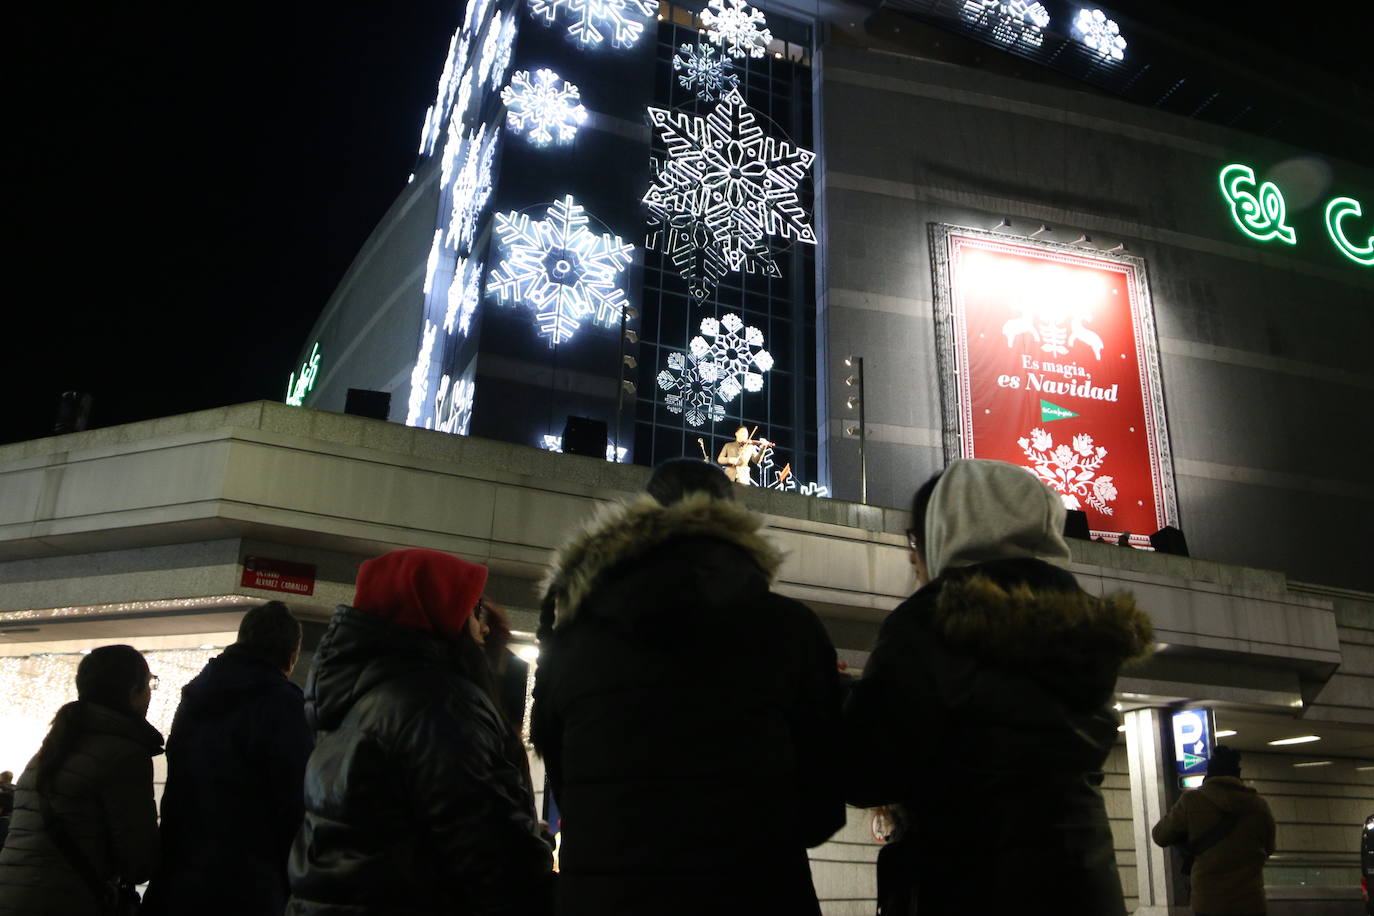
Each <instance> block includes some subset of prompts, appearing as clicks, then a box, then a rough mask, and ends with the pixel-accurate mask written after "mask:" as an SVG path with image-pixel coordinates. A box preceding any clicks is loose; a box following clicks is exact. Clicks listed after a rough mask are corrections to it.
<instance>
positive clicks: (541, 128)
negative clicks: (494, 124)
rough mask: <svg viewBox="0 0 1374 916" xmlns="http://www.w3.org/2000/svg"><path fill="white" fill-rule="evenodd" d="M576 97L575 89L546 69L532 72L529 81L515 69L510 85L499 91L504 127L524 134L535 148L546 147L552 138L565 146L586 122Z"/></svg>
mask: <svg viewBox="0 0 1374 916" xmlns="http://www.w3.org/2000/svg"><path fill="white" fill-rule="evenodd" d="M580 97H581V93H580V92H579V90H578V88H577V87H576V86H574V85H573V84H572V83H570V82H568V81H567V80H565V79H563V78H561V77H560V76H559V75H558V74H557V73H554V72H553V71H552V70H550V69H548V68H544V69H543V70H536V71H535V72H534V76H533V78H531V76H530V72H529V71H528V70H517V71H515V73H514V74H513V75H512V76H511V80H510V85H509V86H507V87H506V88H505V89H502V90H501V101H502V102H504V103H505V105H506V108H507V112H506V127H507V128H509V129H510V130H511V131H512V132H513V133H517V134H525V135H526V139H528V140H529V141H530V142H531V143H533V144H535V145H536V146H547V145H548V144H549V143H551V142H552V141H553V140H554V138H555V136H556V137H557V138H558V142H559V143H568V142H570V141H571V140H572V138H573V137H575V136H576V135H577V128H578V126H579V125H580V124H582V123H583V122H584V121H586V120H587V109H586V108H583V107H582V104H581V103H580V102H579V101H578V99H579V98H580Z"/></svg>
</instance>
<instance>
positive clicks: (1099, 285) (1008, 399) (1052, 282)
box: [939, 227, 1175, 547]
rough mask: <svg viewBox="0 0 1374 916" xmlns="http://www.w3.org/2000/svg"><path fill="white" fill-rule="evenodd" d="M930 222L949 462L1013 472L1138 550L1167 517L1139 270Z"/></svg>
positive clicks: (1134, 263) (1167, 480)
mask: <svg viewBox="0 0 1374 916" xmlns="http://www.w3.org/2000/svg"><path fill="white" fill-rule="evenodd" d="M939 228H940V229H941V230H943V232H941V233H940V234H942V235H943V237H944V243H945V246H946V247H945V253H946V254H947V257H948V260H947V263H946V265H945V266H946V269H947V278H946V281H947V284H948V285H947V287H946V296H945V297H944V299H945V304H947V306H948V309H947V314H945V315H944V318H945V322H944V324H945V325H946V329H947V336H952V338H953V339H952V354H951V355H952V356H953V359H952V364H953V365H952V369H953V372H954V375H955V378H954V380H953V381H954V382H955V385H954V390H955V391H956V392H957V410H958V416H959V444H958V451H959V454H960V455H961V456H962V457H965V458H992V459H996V460H998V461H1007V462H1011V463H1012V464H1019V465H1022V466H1024V467H1025V468H1026V469H1027V471H1028V472H1029V473H1032V474H1034V475H1035V476H1036V477H1037V478H1039V479H1040V480H1042V481H1043V482H1044V483H1045V484H1046V485H1047V486H1049V487H1050V488H1052V489H1053V490H1055V491H1056V492H1057V493H1059V494H1060V496H1061V497H1062V498H1063V500H1064V505H1065V506H1067V507H1068V508H1070V509H1081V510H1083V511H1084V512H1085V513H1087V517H1088V527H1089V529H1090V530H1091V531H1092V532H1093V534H1094V536H1103V535H1106V536H1107V537H1108V539H1109V540H1113V541H1114V540H1116V539H1117V537H1118V536H1119V535H1120V534H1122V533H1130V535H1131V542H1132V543H1133V544H1137V545H1139V546H1146V547H1148V546H1149V536H1150V534H1152V533H1153V532H1155V531H1157V530H1159V529H1160V528H1163V527H1164V526H1165V525H1168V524H1173V523H1174V515H1175V513H1174V497H1173V476H1172V469H1171V468H1170V466H1169V459H1168V439H1167V431H1166V428H1165V425H1164V417H1163V401H1162V398H1161V396H1160V391H1159V371H1158V357H1157V354H1156V352H1155V349H1154V347H1155V338H1154V320H1153V315H1152V312H1151V309H1150V304H1149V301H1148V294H1147V292H1146V290H1145V284H1144V275H1143V274H1144V265H1143V262H1141V261H1140V259H1138V258H1129V257H1123V258H1117V257H1113V256H1107V255H1105V254H1090V253H1087V252H1084V251H1083V250H1082V249H1074V248H1070V247H1069V246H1065V245H1059V244H1054V243H1038V242H1034V241H1030V240H1010V239H1007V238H1006V237H1003V236H995V235H992V234H990V233H984V232H978V231H976V230H959V229H955V228H953V227H939ZM948 381H949V380H948V379H947V380H946V383H948ZM946 403H947V404H949V403H950V401H949V399H947V401H946Z"/></svg>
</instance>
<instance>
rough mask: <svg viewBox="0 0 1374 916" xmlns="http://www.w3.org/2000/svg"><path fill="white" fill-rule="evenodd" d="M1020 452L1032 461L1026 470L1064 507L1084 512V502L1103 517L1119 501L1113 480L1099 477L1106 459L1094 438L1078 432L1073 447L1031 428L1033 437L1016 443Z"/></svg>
mask: <svg viewBox="0 0 1374 916" xmlns="http://www.w3.org/2000/svg"><path fill="white" fill-rule="evenodd" d="M1016 444H1017V445H1019V446H1020V447H1021V451H1022V452H1023V453H1025V456H1026V457H1027V458H1028V459H1030V461H1031V464H1029V465H1027V466H1026V468H1027V470H1029V471H1030V472H1031V473H1033V474H1034V475H1035V476H1036V477H1038V478H1040V480H1041V481H1042V482H1044V483H1045V484H1046V485H1047V486H1048V487H1049V488H1050V489H1052V490H1054V491H1055V492H1056V493H1058V494H1059V496H1060V498H1061V499H1063V500H1064V508H1066V509H1081V508H1082V503H1080V502H1079V498H1080V497H1082V501H1083V502H1085V503H1087V504H1088V505H1089V506H1091V507H1092V508H1094V509H1096V510H1097V511H1098V512H1101V513H1102V514H1103V515H1111V514H1112V507H1111V506H1109V505H1107V504H1108V503H1110V502H1112V501H1113V500H1115V499H1116V498H1117V495H1118V494H1117V491H1116V484H1115V483H1114V482H1113V480H1112V478H1111V477H1099V476H1098V474H1097V471H1098V469H1100V468H1101V467H1102V462H1103V461H1104V460H1105V459H1106V457H1107V450H1106V449H1105V448H1103V447H1102V446H1100V445H1099V446H1096V447H1094V446H1093V437H1092V436H1090V435H1088V434H1087V433H1079V434H1078V435H1076V436H1074V437H1073V445H1072V446H1069V445H1066V444H1064V443H1060V444H1059V445H1055V444H1054V437H1052V436H1051V435H1050V434H1049V433H1048V432H1046V431H1045V430H1043V429H1032V430H1031V434H1030V437H1029V438H1027V437H1024V436H1023V437H1021V438H1020V439H1017V440H1016Z"/></svg>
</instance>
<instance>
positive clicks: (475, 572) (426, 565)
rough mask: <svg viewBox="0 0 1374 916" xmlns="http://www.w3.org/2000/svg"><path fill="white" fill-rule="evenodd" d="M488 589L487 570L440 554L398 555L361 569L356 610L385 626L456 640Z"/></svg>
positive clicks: (403, 552) (388, 555)
mask: <svg viewBox="0 0 1374 916" xmlns="http://www.w3.org/2000/svg"><path fill="white" fill-rule="evenodd" d="M486 584H487V568H486V567H485V566H479V565H477V564H476V563H469V562H468V561H467V560H460V559H458V558H457V557H455V556H453V555H451V554H447V553H440V552H439V551H437V550H420V549H414V548H412V549H409V550H393V551H391V553H386V554H382V555H381V556H380V557H374V558H373V559H371V560H368V561H367V562H365V563H363V565H362V566H361V567H360V568H359V569H358V583H357V591H356V592H355V594H354V596H353V606H354V607H355V608H357V609H358V610H360V611H366V612H367V613H369V614H372V615H374V616H376V617H380V618H382V619H383V620H389V621H391V622H392V623H395V624H399V625H401V626H403V627H409V628H410V629H412V630H421V631H423V632H425V633H433V634H434V635H436V636H446V637H455V636H459V635H461V634H462V632H463V627H465V626H467V622H468V618H469V617H471V616H472V612H473V610H474V609H475V608H476V607H477V601H478V599H480V598H481V597H482V590H483V589H484V588H485V587H486Z"/></svg>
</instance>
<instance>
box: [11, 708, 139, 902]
mask: <svg viewBox="0 0 1374 916" xmlns="http://www.w3.org/2000/svg"><path fill="white" fill-rule="evenodd" d="M77 715H78V719H77V724H78V727H79V730H80V737H79V738H78V739H77V741H76V744H75V747H74V750H73V751H72V752H71V753H70V754H69V755H68V756H67V758H66V759H65V760H63V761H62V763H61V765H60V766H59V768H58V770H57V773H56V774H55V775H54V777H53V780H52V784H51V786H50V788H49V789H48V791H47V796H48V803H49V804H50V805H51V807H52V813H53V815H54V816H55V817H56V818H57V819H58V820H59V821H61V824H62V828H63V829H64V830H65V832H66V833H67V836H68V837H70V838H71V841H72V842H73V843H74V844H75V845H76V846H77V847H78V848H79V849H80V850H81V851H82V853H83V854H84V855H85V858H86V860H87V861H88V862H89V863H90V865H91V867H92V869H93V870H94V871H95V872H96V873H97V874H99V875H100V876H102V877H103V878H105V879H106V880H107V881H109V882H111V883H113V882H114V881H116V880H123V881H128V882H133V883H136V884H137V883H142V882H144V881H147V880H148V878H149V876H151V875H152V873H153V869H154V867H155V866H156V865H157V857H158V839H157V807H156V804H155V803H154V801H153V757H154V756H156V755H157V754H160V753H162V736H161V735H160V734H158V732H157V729H155V728H153V727H152V726H151V725H149V724H148V722H147V721H146V720H144V719H142V718H135V717H133V716H131V715H128V714H126V713H121V712H118V711H116V710H113V709H110V708H108V707H105V706H99V705H96V704H94V703H88V702H81V703H79V704H77ZM36 762H37V757H35V758H34V760H33V761H31V762H30V763H29V765H28V767H26V768H25V770H24V773H23V775H22V776H20V777H19V784H18V790H17V791H16V793H15V804H14V814H13V816H12V819H11V821H10V832H9V837H8V839H6V841H5V848H4V849H3V850H0V912H2V913H5V914H7V916H31V914H32V916H37V914H44V916H48V914H51V916H95V914H98V913H100V912H101V902H100V901H99V900H98V899H97V898H96V896H95V894H94V893H93V892H92V891H91V890H90V888H89V887H88V885H87V884H86V882H85V881H83V880H82V878H81V875H80V873H79V872H77V871H76V869H75V868H74V867H73V866H72V865H70V864H68V861H67V859H66V857H65V856H63V855H62V853H61V852H59V851H58V849H57V847H56V846H55V845H54V844H53V842H52V839H51V836H50V835H49V832H48V829H47V827H46V826H45V822H44V819H43V813H42V807H41V805H40V802H39V797H38V793H37V790H36V788H35V785H34V783H35V780H36V779H37V766H36Z"/></svg>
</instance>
